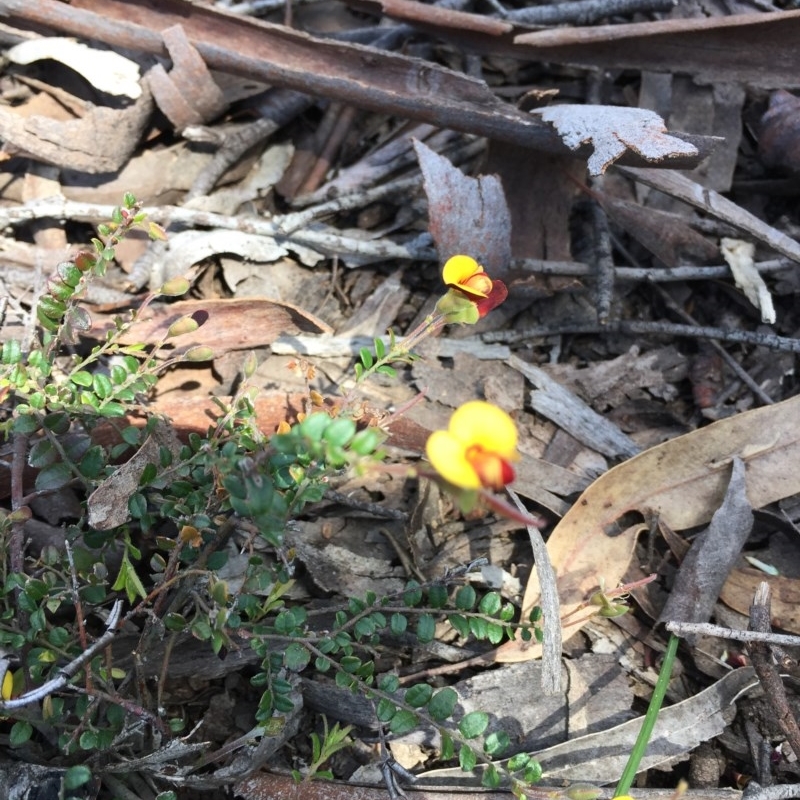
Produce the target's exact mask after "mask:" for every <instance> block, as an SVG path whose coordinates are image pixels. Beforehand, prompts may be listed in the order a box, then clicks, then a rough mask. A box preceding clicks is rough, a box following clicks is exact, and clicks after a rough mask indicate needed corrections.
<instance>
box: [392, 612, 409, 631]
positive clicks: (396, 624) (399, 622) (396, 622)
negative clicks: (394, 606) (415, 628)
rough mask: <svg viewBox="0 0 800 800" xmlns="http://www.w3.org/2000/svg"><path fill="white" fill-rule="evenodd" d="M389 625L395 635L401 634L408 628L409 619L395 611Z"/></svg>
mask: <svg viewBox="0 0 800 800" xmlns="http://www.w3.org/2000/svg"><path fill="white" fill-rule="evenodd" d="M389 626H390V629H391V631H392V633H393V634H394V635H395V636H400V634H401V633H405V632H406V628H408V619H407V618H406V617H404V616H403V615H402V614H398V613H394V614H392V617H391V620H390V623H389Z"/></svg>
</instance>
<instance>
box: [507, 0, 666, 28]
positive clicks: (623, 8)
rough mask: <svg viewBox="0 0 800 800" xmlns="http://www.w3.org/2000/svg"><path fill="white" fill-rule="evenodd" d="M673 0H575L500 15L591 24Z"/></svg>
mask: <svg viewBox="0 0 800 800" xmlns="http://www.w3.org/2000/svg"><path fill="white" fill-rule="evenodd" d="M676 5H677V2H676V0H574V2H571V3H558V4H556V5H551V6H531V7H529V8H518V9H514V10H513V11H509V12H507V13H506V14H503V15H502V16H503V18H504V19H507V20H511V21H513V22H521V23H525V24H527V25H561V24H564V23H567V22H571V23H574V24H576V25H591V24H592V23H593V22H597V20H599V19H604V18H605V17H611V16H616V15H624V14H634V13H636V12H637V11H671V10H672V9H673V8H674V7H675V6H676Z"/></svg>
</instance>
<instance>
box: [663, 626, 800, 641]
mask: <svg viewBox="0 0 800 800" xmlns="http://www.w3.org/2000/svg"><path fill="white" fill-rule="evenodd" d="M666 628H667V630H668V631H669V632H670V633H674V634H675V635H676V636H682V637H686V636H692V635H699V636H716V637H718V638H720V639H731V640H733V641H736V642H767V643H768V644H773V645H786V646H788V647H800V636H792V635H791V634H788V633H763V632H760V631H738V630H734V629H733V628H723V627H722V626H721V625H712V624H711V623H710V622H667V623H666Z"/></svg>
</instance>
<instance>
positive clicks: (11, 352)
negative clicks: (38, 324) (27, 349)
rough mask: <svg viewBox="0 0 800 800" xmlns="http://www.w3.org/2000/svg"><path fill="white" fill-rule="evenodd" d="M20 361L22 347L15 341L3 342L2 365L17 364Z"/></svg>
mask: <svg viewBox="0 0 800 800" xmlns="http://www.w3.org/2000/svg"><path fill="white" fill-rule="evenodd" d="M21 360H22V345H20V343H19V342H18V341H17V340H16V339H9V340H8V341H7V342H3V355H2V362H3V363H4V364H18V363H19V362H20V361H21Z"/></svg>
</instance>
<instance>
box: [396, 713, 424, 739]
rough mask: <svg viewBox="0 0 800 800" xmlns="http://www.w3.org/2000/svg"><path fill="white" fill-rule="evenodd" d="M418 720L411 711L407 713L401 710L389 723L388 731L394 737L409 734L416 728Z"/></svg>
mask: <svg viewBox="0 0 800 800" xmlns="http://www.w3.org/2000/svg"><path fill="white" fill-rule="evenodd" d="M418 722H419V719H418V717H417V715H416V714H414V713H413V712H412V711H407V710H406V709H401V710H400V711H398V712H397V713H396V714H395V715H394V716H393V717H392V719H391V722H389V730H390V731H391V732H392V733H393V734H394V735H395V736H403V735H404V734H406V733H410V732H411V731H413V730H414V728H416V727H417V724H418Z"/></svg>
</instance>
